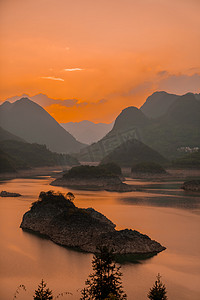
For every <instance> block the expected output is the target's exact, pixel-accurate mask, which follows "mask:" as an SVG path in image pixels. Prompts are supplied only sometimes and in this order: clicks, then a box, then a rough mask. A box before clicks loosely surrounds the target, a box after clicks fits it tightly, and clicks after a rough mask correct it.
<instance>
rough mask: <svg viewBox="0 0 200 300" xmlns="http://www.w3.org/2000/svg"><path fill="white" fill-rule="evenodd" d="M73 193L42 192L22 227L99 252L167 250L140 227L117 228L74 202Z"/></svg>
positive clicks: (124, 252) (85, 249)
mask: <svg viewBox="0 0 200 300" xmlns="http://www.w3.org/2000/svg"><path fill="white" fill-rule="evenodd" d="M73 199H74V197H73V194H72V193H68V194H67V196H64V195H63V194H61V193H54V192H52V191H49V192H46V193H45V192H41V193H40V195H39V199H38V201H36V202H33V203H32V207H31V209H30V210H29V211H28V212H26V213H25V214H24V216H23V219H22V222H21V225H20V227H21V228H22V229H23V230H28V231H31V232H34V233H37V234H41V235H43V236H46V237H47V238H49V239H51V240H52V241H53V242H55V243H57V244H59V245H62V246H66V247H70V248H73V249H77V250H81V251H84V252H90V253H95V252H96V249H97V247H99V246H100V245H101V246H106V247H108V248H110V249H113V250H114V253H115V254H116V255H129V254H141V255H145V254H146V255H147V254H151V255H154V254H157V253H159V252H161V251H163V250H165V247H163V246H162V245H161V244H159V243H158V242H156V241H154V240H151V239H150V238H149V237H148V236H147V235H144V234H141V233H139V232H138V231H136V230H131V229H125V230H116V229H115V227H116V225H115V224H113V222H112V221H110V220H109V219H108V218H106V217H105V216H104V215H102V214H101V213H99V212H98V211H96V210H94V209H93V208H87V209H81V208H78V207H76V206H75V205H74V203H73Z"/></svg>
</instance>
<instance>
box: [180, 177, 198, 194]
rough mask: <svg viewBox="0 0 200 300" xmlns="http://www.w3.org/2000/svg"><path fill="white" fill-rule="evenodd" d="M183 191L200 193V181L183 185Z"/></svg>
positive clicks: (189, 181) (191, 181) (187, 182)
mask: <svg viewBox="0 0 200 300" xmlns="http://www.w3.org/2000/svg"><path fill="white" fill-rule="evenodd" d="M182 189H184V190H185V191H191V192H200V180H188V181H185V182H184V183H183V185H182Z"/></svg>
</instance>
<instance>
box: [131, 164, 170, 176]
mask: <svg viewBox="0 0 200 300" xmlns="http://www.w3.org/2000/svg"><path fill="white" fill-rule="evenodd" d="M131 172H132V173H152V174H166V171H165V169H164V168H163V167H162V166H161V165H159V164H157V163H153V162H143V163H138V164H135V165H133V166H132V168H131Z"/></svg>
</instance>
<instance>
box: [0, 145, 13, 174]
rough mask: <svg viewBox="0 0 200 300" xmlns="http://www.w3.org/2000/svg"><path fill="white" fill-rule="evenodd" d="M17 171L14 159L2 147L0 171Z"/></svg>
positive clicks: (0, 151)
mask: <svg viewBox="0 0 200 300" xmlns="http://www.w3.org/2000/svg"><path fill="white" fill-rule="evenodd" d="M13 172H16V168H15V163H14V160H13V159H12V158H11V157H10V156H9V155H7V154H6V153H5V152H3V151H2V150H1V149H0V173H13Z"/></svg>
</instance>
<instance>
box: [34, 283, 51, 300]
mask: <svg viewBox="0 0 200 300" xmlns="http://www.w3.org/2000/svg"><path fill="white" fill-rule="evenodd" d="M46 286H47V284H46V283H45V282H44V280H43V279H42V281H41V283H40V284H39V285H38V289H37V290H35V295H33V299H34V300H52V299H53V295H52V291H51V290H50V289H49V288H46Z"/></svg>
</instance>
